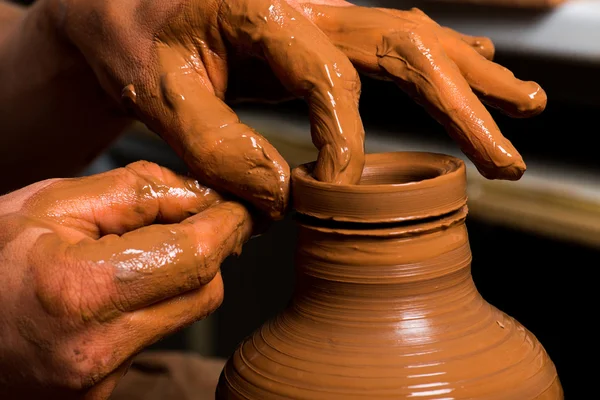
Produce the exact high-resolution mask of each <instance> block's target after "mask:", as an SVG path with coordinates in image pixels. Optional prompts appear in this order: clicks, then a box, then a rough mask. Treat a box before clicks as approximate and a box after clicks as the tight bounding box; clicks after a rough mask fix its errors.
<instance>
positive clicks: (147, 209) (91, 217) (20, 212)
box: [0, 162, 253, 399]
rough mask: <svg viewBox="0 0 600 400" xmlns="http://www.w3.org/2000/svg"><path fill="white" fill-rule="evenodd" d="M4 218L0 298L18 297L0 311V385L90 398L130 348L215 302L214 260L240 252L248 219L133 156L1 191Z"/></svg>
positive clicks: (218, 282)
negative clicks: (90, 171)
mask: <svg viewBox="0 0 600 400" xmlns="http://www.w3.org/2000/svg"><path fill="white" fill-rule="evenodd" d="M0 226H2V228H3V229H0V259H2V260H5V261H7V262H8V263H9V264H10V266H11V268H8V269H6V268H5V270H4V271H3V273H2V274H0V276H1V278H2V281H3V285H4V286H3V287H5V289H6V290H2V291H0V301H1V302H2V303H3V304H13V305H17V304H18V307H12V308H11V307H7V310H6V311H4V312H0V320H7V321H10V323H7V324H2V326H1V329H0V343H1V344H2V346H0V355H1V357H0V368H1V369H2V370H3V372H4V374H3V375H2V376H0V391H2V393H3V394H5V393H6V392H5V391H4V390H8V398H19V399H20V398H48V399H55V398H56V399H63V398H64V399H67V398H73V397H70V394H72V393H70V392H69V390H71V392H74V391H76V392H77V393H78V396H77V398H81V395H82V394H81V391H86V390H90V392H89V393H88V395H89V398H93V399H96V398H108V396H109V394H110V391H111V390H112V389H113V388H114V385H115V384H116V383H117V382H118V380H119V379H120V378H121V377H122V375H123V373H124V372H125V371H126V369H127V366H128V362H129V361H130V357H132V355H135V354H137V353H138V352H140V351H141V350H142V349H144V348H145V347H147V346H149V345H151V344H152V343H154V342H156V341H157V340H159V339H161V338H163V337H165V336H168V335H169V334H172V333H174V332H175V331H177V330H179V329H181V328H182V327H185V326H187V325H190V324H191V323H193V322H195V321H198V320H200V319H202V318H204V317H206V316H207V315H209V314H210V313H212V312H213V311H214V310H216V308H218V306H219V305H220V303H221V301H222V298H223V281H222V279H221V275H220V265H221V263H222V262H223V260H224V259H225V258H226V257H228V256H229V255H231V254H239V253H240V252H241V247H242V245H243V244H244V243H245V242H246V241H247V240H248V239H249V237H250V235H251V233H252V229H253V222H252V218H251V215H250V213H249V212H248V210H247V209H246V207H244V206H242V205H241V204H239V203H236V202H233V201H228V200H226V199H224V198H223V197H221V196H220V195H219V194H217V193H216V192H214V191H213V190H212V189H209V188H206V187H203V186H201V185H200V184H199V183H198V182H197V181H196V180H194V179H192V178H188V177H182V176H178V175H176V174H175V173H173V172H171V171H169V170H167V169H165V168H162V167H159V166H157V165H156V164H152V163H148V162H137V163H134V164H130V165H129V166H127V167H125V168H120V169H116V170H112V171H109V172H106V173H103V174H98V175H93V176H89V177H84V178H77V179H55V180H47V181H43V182H39V183H37V184H34V185H31V186H28V187H26V188H24V189H21V190H18V191H15V192H12V193H11V194H8V195H6V196H3V197H1V198H0ZM7 265H8V264H7ZM31 360H37V362H33V363H32V362H31ZM13 371H14V372H13ZM73 382H75V383H73ZM40 392H43V395H41V394H40ZM92 393H93V394H92ZM86 398H88V397H86Z"/></svg>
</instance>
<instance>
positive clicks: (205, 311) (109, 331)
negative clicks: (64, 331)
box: [92, 272, 223, 398]
mask: <svg viewBox="0 0 600 400" xmlns="http://www.w3.org/2000/svg"><path fill="white" fill-rule="evenodd" d="M222 300H223V280H222V278H221V274H220V272H217V274H216V275H215V277H214V278H213V279H212V280H211V281H210V282H209V283H207V284H206V285H204V286H202V287H200V288H198V289H195V290H191V291H188V292H186V293H183V294H181V295H178V296H175V297H172V298H169V299H167V300H164V301H161V302H158V303H155V304H152V305H151V306H148V307H145V308H142V309H140V310H136V311H132V312H127V313H124V314H122V315H120V316H119V317H117V318H116V319H114V320H112V321H111V323H110V324H105V325H103V326H102V330H101V335H102V337H103V338H106V340H107V341H109V343H110V345H111V351H110V355H108V356H107V355H105V356H104V358H103V360H104V369H105V370H106V371H112V370H114V369H115V368H118V370H117V371H115V373H112V374H110V375H109V377H108V378H106V381H107V382H106V383H104V382H103V383H104V384H103V385H102V387H100V388H98V389H97V390H94V393H95V394H99V393H102V394H107V393H110V392H112V390H113V389H114V386H115V384H116V383H117V382H118V380H119V379H120V378H121V377H122V374H123V372H124V369H125V368H128V367H129V364H130V363H131V360H132V358H133V357H132V355H135V354H138V353H139V352H141V351H142V350H143V349H145V348H146V347H148V346H150V345H152V344H153V343H155V342H157V341H159V340H160V339H163V338H165V337H167V336H169V335H171V334H173V333H175V332H177V331H179V330H180V329H183V328H185V327H187V326H189V325H191V324H193V323H194V322H196V321H199V320H201V319H203V318H205V317H207V316H208V315H209V314H211V313H212V312H214V311H215V310H216V309H217V308H218V307H219V306H220V305H221V302H222ZM117 390H118V389H117ZM96 392H99V393H96ZM92 398H107V396H104V397H92Z"/></svg>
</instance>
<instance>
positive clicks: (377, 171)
mask: <svg viewBox="0 0 600 400" xmlns="http://www.w3.org/2000/svg"><path fill="white" fill-rule="evenodd" d="M411 165H412V166H413V167H412V168H411ZM310 168H312V166H311V165H310V164H308V165H305V166H302V167H299V168H297V169H295V170H294V171H293V173H292V181H293V184H294V191H293V196H294V204H296V202H297V201H298V203H299V204H301V206H300V212H302V213H305V214H311V215H318V216H319V218H320V219H317V218H314V217H306V216H300V217H299V238H298V247H297V253H296V269H297V280H296V290H295V293H294V296H293V299H292V301H291V303H290V305H289V306H288V307H287V308H286V310H285V311H283V312H282V313H281V314H280V315H278V316H277V317H276V318H274V319H272V320H271V321H269V322H267V323H266V324H264V325H263V326H262V327H261V328H259V329H258V331H256V332H255V333H254V335H252V336H251V337H250V338H248V339H246V340H245V341H244V342H242V344H241V345H240V347H239V348H238V349H237V351H236V352H235V354H234V355H233V356H232V358H231V359H230V360H229V361H228V363H227V365H226V367H225V369H224V370H223V373H222V375H221V379H220V383H219V386H218V389H217V395H216V397H217V399H229V400H232V399H240V400H241V399H244V400H250V399H252V400H255V399H256V400H258V399H261V400H271V399H284V398H293V399H299V400H309V399H310V400H315V399H323V400H335V399H358V398H368V399H380V398H381V399H383V398H386V399H404V398H422V399H467V398H468V399H506V400H509V399H510V400H513V399H520V400H530V399H547V400H561V399H563V391H562V388H561V385H560V381H559V379H558V377H557V373H556V369H555V367H554V365H553V363H552V361H551V360H550V359H549V358H548V355H547V353H546V352H545V350H544V349H543V347H542V345H541V344H540V343H539V341H538V340H537V339H536V338H535V336H534V335H533V334H532V333H531V332H529V331H528V330H527V329H526V328H524V327H523V326H522V325H521V324H519V323H518V322H517V321H515V320H514V319H513V318H511V317H509V316H508V315H506V314H504V313H503V312H501V311H499V310H498V309H496V308H495V307H493V306H491V305H490V304H488V303H487V302H486V301H485V300H484V299H483V298H482V297H481V295H480V294H479V293H478V292H477V289H476V287H475V285H474V283H473V280H472V277H471V252H470V248H469V241H468V235H467V230H466V227H465V217H466V215H467V208H466V197H465V195H464V188H465V180H466V177H465V169H464V164H463V163H462V161H460V160H458V159H456V158H454V157H450V156H445V155H435V154H423V153H387V154H370V155H367V158H366V166H365V172H364V174H363V178H362V180H361V184H360V185H356V186H354V187H353V186H346V187H345V190H340V191H338V192H333V191H331V190H330V185H327V184H325V183H319V182H318V181H316V180H314V178H311V176H310V174H309V173H308V172H309V171H310ZM448 181H451V182H453V184H454V185H456V191H455V192H454V193H453V194H452V195H450V196H449V197H444V196H436V194H437V193H439V192H438V188H437V187H436V186H437V185H438V184H439V185H445V184H447V182H448ZM315 187H318V188H322V189H323V196H322V198H323V199H324V201H323V203H327V206H326V207H323V206H321V205H319V204H318V200H317V197H316V196H313V195H312V194H311V195H309V196H307V195H306V189H307V188H308V189H309V190H311V191H317V190H318V189H315ZM353 188H354V189H355V190H352V189H353ZM417 188H419V189H417ZM419 190H420V191H421V192H422V193H421V195H422V198H423V199H424V201H423V202H422V204H421V207H420V208H419V207H417V203H416V201H415V200H416V199H417V192H418V191H419ZM403 191H404V192H405V193H406V196H407V201H406V202H403V201H401V200H400V196H401V193H402V192H403ZM386 192H387V193H389V195H388V196H389V197H390V198H391V197H392V196H397V199H396V201H395V202H389V203H388V201H389V199H386V195H383V194H382V193H386ZM459 192H462V196H457V194H458V193H459ZM369 193H370V194H371V196H370V197H369V198H368V199H366V197H368V194H369ZM361 196H362V197H363V200H364V201H370V202H371V205H372V208H371V209H367V208H358V209H357V208H356V206H357V204H358V203H357V202H356V200H357V199H359V198H360V197H361ZM348 199H350V200H348ZM336 200H337V205H338V207H337V208H336V209H335V210H334V209H332V208H331V206H332V204H333V203H334V202H335V201H336ZM394 204H396V206H395V207H396V209H395V211H396V212H397V213H398V215H402V213H404V212H405V209H406V205H407V204H408V205H411V206H414V207H413V212H414V215H415V216H417V217H418V218H415V219H414V220H412V221H406V218H397V217H396V216H395V215H394V213H393V210H394ZM380 206H383V208H382V210H383V211H382V214H380V215H378V213H377V210H379V209H380V208H379V207H380ZM359 207H360V206H359ZM325 210H332V214H333V213H334V212H335V213H336V214H338V217H337V218H336V219H337V220H345V221H354V222H345V223H344V222H332V221H330V220H329V219H328V218H326V216H325V215H324V212H325ZM441 211H445V213H444V214H442V215H439V213H440V212H441ZM344 214H345V215H346V216H347V217H346V218H340V217H339V216H340V215H344ZM433 215H437V216H436V217H432V216H433ZM428 216H429V217H428ZM398 220H403V222H400V223H398V222H391V223H390V221H398ZM356 221H360V222H361V223H357V222H356ZM384 221H388V223H387V224H382V222H384Z"/></svg>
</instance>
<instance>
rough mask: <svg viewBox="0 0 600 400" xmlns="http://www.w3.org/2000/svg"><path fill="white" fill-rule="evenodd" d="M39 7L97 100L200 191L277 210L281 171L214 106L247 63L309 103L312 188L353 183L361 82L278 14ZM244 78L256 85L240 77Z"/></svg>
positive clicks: (254, 8)
mask: <svg viewBox="0 0 600 400" xmlns="http://www.w3.org/2000/svg"><path fill="white" fill-rule="evenodd" d="M47 2H48V4H49V6H50V7H49V9H50V12H49V15H50V16H52V18H53V21H54V22H53V26H58V29H59V32H60V35H61V36H62V37H63V38H64V39H65V40H66V41H67V42H68V43H69V44H72V45H73V46H74V48H76V49H77V50H78V51H79V52H80V53H81V54H82V55H83V58H84V59H85V62H86V63H88V64H89V65H90V66H91V68H93V70H94V72H95V75H96V77H97V78H98V80H99V82H100V84H101V85H102V87H103V89H104V90H105V91H106V92H107V93H108V94H109V95H110V96H112V98H113V99H114V100H115V101H118V102H120V103H121V104H123V107H126V108H128V109H129V110H131V111H132V112H133V113H134V114H135V115H136V116H137V117H138V118H139V119H140V120H141V121H142V122H144V123H145V124H146V125H147V126H148V127H150V128H151V129H152V130H154V131H155V132H157V133H159V134H160V135H161V136H162V137H163V138H164V139H165V140H166V141H167V142H168V143H169V144H170V145H171V146H172V147H173V148H174V149H175V150H176V151H177V152H178V154H179V155H180V156H181V157H182V158H183V159H184V161H185V162H186V164H187V165H188V167H189V168H190V170H191V172H192V173H193V174H194V176H195V177H196V178H198V179H199V181H200V182H202V183H203V184H205V185H207V186H209V187H213V188H215V189H217V190H219V191H227V192H229V193H232V194H234V195H236V196H239V197H241V198H244V199H246V200H249V201H250V202H252V203H254V205H256V206H258V207H259V208H261V209H263V210H265V211H268V212H269V213H270V214H271V215H272V216H274V217H277V216H280V215H281V214H282V213H283V212H284V209H285V207H286V204H287V201H288V196H289V193H288V191H289V167H288V165H287V164H286V162H285V161H284V159H283V158H282V157H281V156H280V155H279V153H278V152H277V151H276V150H275V149H274V148H273V147H272V146H271V145H270V144H269V143H268V142H267V141H266V140H265V139H264V138H263V137H262V136H260V135H259V134H258V133H256V132H255V131H253V130H252V129H251V128H250V127H248V126H246V125H244V124H243V123H241V122H240V120H239V119H238V117H237V116H236V115H235V114H234V112H233V111H232V110H231V109H230V108H229V107H228V106H227V105H226V104H225V103H224V101H223V99H224V96H225V92H226V90H227V85H228V80H229V70H230V67H231V66H232V65H237V66H238V67H239V66H240V63H242V62H246V61H249V60H252V59H259V60H262V61H263V62H265V63H267V64H268V65H269V68H270V73H271V75H272V76H275V77H277V79H278V80H279V81H280V82H281V83H282V84H283V85H284V87H285V88H286V90H288V91H289V92H290V93H292V94H293V95H294V96H295V97H302V98H305V99H306V100H307V102H308V103H309V105H310V112H311V121H312V136H313V141H314V143H315V145H316V146H317V147H318V148H319V150H320V155H319V159H318V163H317V167H316V171H315V173H316V175H317V177H318V178H319V179H321V180H325V181H331V182H338V183H343V182H349V180H352V179H354V180H356V177H357V176H360V172H361V170H362V167H363V163H364V154H363V152H364V145H363V136H364V132H363V128H362V124H361V121H360V117H359V113H358V97H359V91H360V81H359V78H358V74H357V72H356V70H355V69H354V68H353V66H352V64H351V63H350V61H349V60H348V58H347V57H346V56H345V55H344V54H343V53H342V52H341V51H340V50H338V49H337V48H336V47H335V46H334V45H333V44H332V43H331V42H330V41H329V40H328V38H327V36H326V35H325V34H324V33H323V32H321V31H320V30H319V29H318V28H317V27H316V26H315V25H314V24H313V23H312V22H311V21H309V20H308V19H307V18H306V17H305V16H304V15H303V13H302V12H301V10H299V9H297V8H295V7H293V6H292V5H290V4H288V3H287V2H285V1H280V0H225V1H224V0H175V1H156V0H134V1H127V2H122V1H110V0H88V1H78V0H47ZM242 73H244V72H243V71H242ZM243 78H244V79H247V80H253V79H255V78H256V77H254V76H252V75H250V74H248V72H247V71H246V72H245V73H244V77H243ZM257 97H260V96H257Z"/></svg>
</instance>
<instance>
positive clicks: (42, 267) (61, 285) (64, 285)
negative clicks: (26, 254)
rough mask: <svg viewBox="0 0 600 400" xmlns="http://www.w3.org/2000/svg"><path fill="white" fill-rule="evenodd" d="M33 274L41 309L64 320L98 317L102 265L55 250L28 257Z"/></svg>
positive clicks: (77, 321)
mask: <svg viewBox="0 0 600 400" xmlns="http://www.w3.org/2000/svg"><path fill="white" fill-rule="evenodd" d="M30 265H31V267H32V270H33V271H34V276H35V282H36V284H35V295H36V297H37V300H38V302H39V304H40V305H41V307H42V309H43V310H44V312H45V313H46V314H47V315H49V316H52V317H54V318H58V319H60V320H62V321H65V323H67V324H70V325H73V324H86V323H88V322H90V321H92V320H95V321H98V320H102V314H103V312H104V311H103V308H102V293H103V292H106V289H107V288H105V287H103V286H104V285H105V283H106V280H105V279H104V277H105V276H104V274H103V273H102V270H103V269H98V268H89V266H88V265H86V263H84V262H81V261H79V260H77V259H75V258H72V257H67V256H61V255H60V252H59V254H53V255H50V256H49V255H48V254H47V253H46V254H43V255H39V254H38V255H37V256H34V257H32V258H30Z"/></svg>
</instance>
